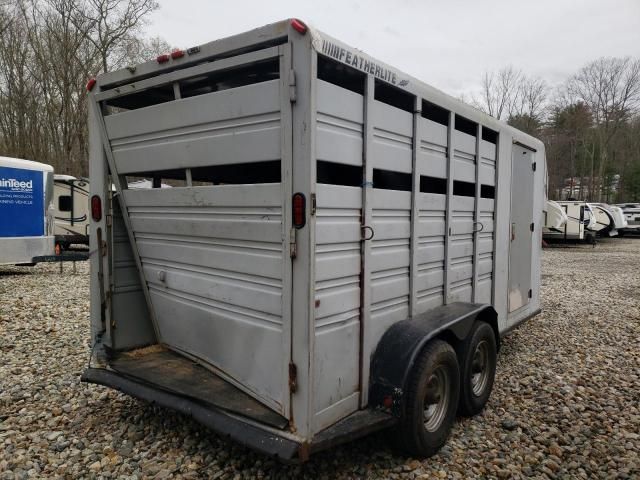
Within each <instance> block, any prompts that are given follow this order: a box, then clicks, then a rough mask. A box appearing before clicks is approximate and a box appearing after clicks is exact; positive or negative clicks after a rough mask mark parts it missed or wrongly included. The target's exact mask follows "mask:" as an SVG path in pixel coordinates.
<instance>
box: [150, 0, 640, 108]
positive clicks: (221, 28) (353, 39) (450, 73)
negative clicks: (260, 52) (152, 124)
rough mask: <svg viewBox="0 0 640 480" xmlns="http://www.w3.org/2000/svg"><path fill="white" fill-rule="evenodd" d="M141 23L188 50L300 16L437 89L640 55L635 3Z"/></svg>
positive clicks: (316, 7) (449, 3) (192, 9)
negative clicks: (495, 74) (510, 71)
mask: <svg viewBox="0 0 640 480" xmlns="http://www.w3.org/2000/svg"><path fill="white" fill-rule="evenodd" d="M159 1H160V9H159V11H157V12H156V13H155V14H154V15H153V17H152V23H151V25H150V26H149V28H148V32H149V33H150V34H151V35H154V36H155V35H159V36H161V37H163V38H164V39H166V40H167V41H168V42H169V43H170V44H171V45H172V46H176V47H190V46H193V45H198V44H202V43H206V42H208V41H211V40H216V39H218V38H223V37H226V36H228V35H232V34H235V33H240V32H243V31H246V30H250V29H252V28H255V27H259V26H262V25H265V24H268V23H272V22H274V21H278V20H282V19H284V18H290V17H298V18H300V19H302V20H304V21H306V22H308V23H309V24H311V25H313V26H314V27H315V28H317V29H319V30H321V31H324V32H326V33H328V34H330V35H332V36H334V37H336V38H338V39H340V40H342V41H344V42H345V43H347V44H349V45H351V46H353V47H356V48H359V49H361V50H363V51H365V52H367V53H369V54H370V55H372V56H374V57H376V58H378V59H380V60H382V61H384V62H387V63H389V64H391V65H393V66H394V67H397V68H398V69H399V70H402V71H405V72H407V73H409V74H411V75H413V76H415V77H417V78H419V79H420V80H423V81H425V82H426V83H429V84H431V85H433V86H435V87H437V88H440V89H441V90H444V91H445V92H447V93H449V94H452V95H454V96H458V95H460V94H462V93H468V92H471V91H473V90H475V89H476V88H477V87H478V84H479V81H480V78H481V76H482V73H483V72H485V71H492V70H497V69H499V68H501V67H503V66H506V65H509V64H511V65H514V66H515V67H516V68H519V69H522V70H523V71H524V72H525V73H527V74H529V75H537V76H541V77H543V78H545V79H546V80H547V81H548V82H549V83H551V84H552V85H554V84H557V83H560V82H562V81H563V80H564V79H565V78H566V77H567V76H568V75H570V74H572V73H573V72H575V71H576V70H578V69H579V68H580V67H581V66H583V65H584V64H586V63H587V62H589V61H590V60H594V59H596V58H598V57H601V56H618V57H620V56H628V55H630V56H634V57H640V0H396V1H392V0H387V1H381V0H374V1H371V0H370V1H357V0H341V1H340V0H324V1H322V0H320V1H303V0H298V1H290V0H263V1H235V2H234V1H228V0H225V1H224V2H222V1H219V0H218V1H216V0H182V1H176V0H159Z"/></svg>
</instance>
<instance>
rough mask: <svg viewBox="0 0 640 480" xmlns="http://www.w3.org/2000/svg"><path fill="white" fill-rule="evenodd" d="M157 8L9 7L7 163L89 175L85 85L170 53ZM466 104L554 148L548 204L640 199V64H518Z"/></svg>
mask: <svg viewBox="0 0 640 480" xmlns="http://www.w3.org/2000/svg"><path fill="white" fill-rule="evenodd" d="M157 8H158V4H157V3H156V1H155V0H128V1H122V0H0V155H5V156H11V157H18V158H27V159H32V160H36V161H41V162H44V163H48V164H50V165H53V167H54V169H55V171H56V172H58V173H64V174H71V175H76V176H86V175H87V174H88V160H87V114H86V108H87V105H86V90H85V85H86V82H87V79H88V78H91V77H93V76H95V75H97V74H99V73H101V72H104V71H108V70H114V69H118V68H122V67H125V66H128V65H132V64H136V63H140V62H142V61H145V60H149V59H151V58H154V57H156V56H157V55H158V54H160V53H166V52H168V51H169V50H170V47H169V45H168V44H167V43H166V42H165V41H164V40H162V39H161V38H149V37H148V36H146V35H145V31H144V27H145V25H146V24H147V22H148V18H149V14H151V13H152V12H153V11H155V10H156V9H157ZM481 85H482V87H481V89H479V90H478V91H475V92H471V93H470V94H469V95H467V96H465V97H464V98H463V100H465V101H467V102H468V103H471V104H472V105H473V106H475V107H476V108H478V109H480V110H482V111H483V112H485V113H487V114H489V115H491V116H493V117H495V118H498V119H500V120H503V121H506V122H507V123H509V124H510V125H513V126H515V127H516V128H519V129H521V130H523V131H525V132H527V133H529V134H531V135H533V136H535V137H538V138H540V139H542V140H543V141H544V143H545V145H546V154H547V164H548V174H549V182H548V187H549V198H552V199H566V198H567V197H572V198H577V199H585V200H590V201H605V202H608V203H616V202H631V201H640V59H633V58H600V59H595V60H594V61H592V62H590V63H589V64H587V65H585V66H584V67H583V68H581V69H580V70H579V71H577V72H575V73H574V74H573V75H571V76H570V77H569V78H567V79H566V81H565V82H563V83H562V84H561V85H559V86H551V85H549V84H548V82H546V81H545V80H544V79H542V78H535V77H530V76H527V75H526V74H524V73H523V72H521V71H519V70H516V69H515V68H514V67H511V66H507V67H505V68H503V69H500V70H499V71H495V72H487V73H485V74H484V75H483V77H482V83H481Z"/></svg>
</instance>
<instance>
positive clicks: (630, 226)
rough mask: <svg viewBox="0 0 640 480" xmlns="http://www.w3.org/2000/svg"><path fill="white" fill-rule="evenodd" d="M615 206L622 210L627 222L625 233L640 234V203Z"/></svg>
mask: <svg viewBox="0 0 640 480" xmlns="http://www.w3.org/2000/svg"><path fill="white" fill-rule="evenodd" d="M615 206H616V207H619V208H620V209H621V210H622V213H623V215H624V218H625V220H626V221H627V227H626V229H625V232H636V233H637V232H640V203H618V204H617V205H615Z"/></svg>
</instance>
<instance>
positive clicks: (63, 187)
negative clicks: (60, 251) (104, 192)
mask: <svg viewBox="0 0 640 480" xmlns="http://www.w3.org/2000/svg"><path fill="white" fill-rule="evenodd" d="M53 183H54V189H53V196H54V198H53V202H54V205H55V208H56V213H55V237H56V244H57V245H60V247H62V248H64V249H66V248H69V246H70V245H71V244H83V245H89V180H88V179H86V178H76V177H73V176H71V175H54V177H53Z"/></svg>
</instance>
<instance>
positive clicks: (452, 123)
mask: <svg viewBox="0 0 640 480" xmlns="http://www.w3.org/2000/svg"><path fill="white" fill-rule="evenodd" d="M455 127H456V114H455V112H453V111H451V112H449V128H448V129H447V192H446V194H447V196H446V201H445V202H446V204H445V209H446V211H445V216H444V222H445V224H444V271H443V283H444V285H443V286H444V295H443V297H444V298H443V303H444V304H445V305H447V304H448V303H450V298H449V296H450V293H449V292H450V288H449V285H450V282H449V269H450V268H451V233H452V232H451V229H452V228H453V227H452V224H453V222H452V221H451V213H452V209H453V205H452V204H453V155H454V147H453V132H454V130H455Z"/></svg>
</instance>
